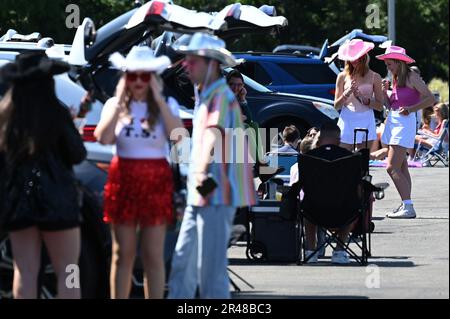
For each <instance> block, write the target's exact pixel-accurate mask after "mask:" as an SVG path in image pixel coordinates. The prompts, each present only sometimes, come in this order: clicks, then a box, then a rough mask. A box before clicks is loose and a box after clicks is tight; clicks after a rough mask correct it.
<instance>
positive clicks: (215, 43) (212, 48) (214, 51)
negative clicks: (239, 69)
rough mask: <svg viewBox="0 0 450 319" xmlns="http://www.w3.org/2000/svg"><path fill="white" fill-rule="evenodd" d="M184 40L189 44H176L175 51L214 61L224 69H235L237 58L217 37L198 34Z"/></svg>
mask: <svg viewBox="0 0 450 319" xmlns="http://www.w3.org/2000/svg"><path fill="white" fill-rule="evenodd" d="M180 40H181V38H180ZM183 40H184V41H183V42H187V44H184V43H175V44H174V49H175V50H176V51H177V52H179V53H182V54H188V55H198V56H202V57H206V58H210V59H214V60H217V61H219V62H220V63H221V64H222V65H223V66H224V67H233V66H235V65H236V64H237V62H236V59H235V57H234V56H233V55H232V54H231V52H230V51H228V50H227V49H226V48H225V42H224V41H223V40H221V39H219V38H218V37H216V36H213V35H209V34H206V33H200V32H197V33H195V34H194V35H193V36H191V37H190V38H187V37H184V38H183Z"/></svg>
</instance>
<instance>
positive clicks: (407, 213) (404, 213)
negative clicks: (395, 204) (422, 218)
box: [387, 204, 416, 219]
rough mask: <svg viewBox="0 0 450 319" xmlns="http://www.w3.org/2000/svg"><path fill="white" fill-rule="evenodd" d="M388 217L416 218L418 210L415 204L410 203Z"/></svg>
mask: <svg viewBox="0 0 450 319" xmlns="http://www.w3.org/2000/svg"><path fill="white" fill-rule="evenodd" d="M387 217H389V218H393V219H410V218H416V211H415V210H414V206H413V205H411V204H409V205H403V209H401V210H399V211H397V212H395V213H391V214H388V215H387Z"/></svg>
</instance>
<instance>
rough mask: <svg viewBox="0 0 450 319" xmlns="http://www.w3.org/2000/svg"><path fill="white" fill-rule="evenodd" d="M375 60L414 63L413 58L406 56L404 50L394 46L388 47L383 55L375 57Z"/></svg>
mask: <svg viewBox="0 0 450 319" xmlns="http://www.w3.org/2000/svg"><path fill="white" fill-rule="evenodd" d="M376 58H377V59H379V60H386V59H394V60H400V61H403V62H406V63H408V64H409V63H413V62H416V61H415V60H414V59H413V58H411V57H409V56H407V55H406V50H405V49H403V48H402V47H398V46H395V45H391V46H390V47H388V48H387V49H386V52H385V53H384V54H381V55H377V56H376Z"/></svg>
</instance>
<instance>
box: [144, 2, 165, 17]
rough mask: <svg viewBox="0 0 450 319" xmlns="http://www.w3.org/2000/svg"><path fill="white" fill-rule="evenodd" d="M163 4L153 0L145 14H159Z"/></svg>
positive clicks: (161, 11)
mask: <svg viewBox="0 0 450 319" xmlns="http://www.w3.org/2000/svg"><path fill="white" fill-rule="evenodd" d="M164 6H165V4H164V3H163V2H159V1H153V3H152V5H151V6H150V8H149V9H148V12H147V16H150V15H161V14H162V13H163V11H164Z"/></svg>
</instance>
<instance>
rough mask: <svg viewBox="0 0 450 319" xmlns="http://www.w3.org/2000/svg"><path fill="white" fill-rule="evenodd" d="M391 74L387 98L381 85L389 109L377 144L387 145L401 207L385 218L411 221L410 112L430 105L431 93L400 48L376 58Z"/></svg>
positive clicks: (413, 128)
mask: <svg viewBox="0 0 450 319" xmlns="http://www.w3.org/2000/svg"><path fill="white" fill-rule="evenodd" d="M377 59H379V60H383V61H384V62H385V64H386V67H387V69H388V70H389V71H390V72H391V73H392V75H393V88H392V94H391V96H388V95H387V89H388V84H387V83H383V96H384V104H385V105H386V106H387V107H388V108H389V109H390V112H389V116H388V118H387V120H386V126H385V129H384V133H383V136H382V138H381V141H382V143H383V144H385V145H389V150H388V159H387V172H388V173H389V175H390V176H391V178H392V180H393V181H394V184H395V187H396V188H397V191H398V192H399V194H400V197H401V199H402V204H401V205H400V207H399V208H398V209H396V210H395V211H393V212H392V213H389V214H387V217H389V218H415V217H416V212H415V210H414V206H413V202H412V200H411V189H412V181H411V176H410V174H409V170H408V162H407V157H406V152H407V149H408V148H413V147H414V139H415V135H416V118H415V114H414V112H417V111H418V110H420V109H423V108H425V107H427V106H430V105H432V104H433V102H434V97H433V94H432V93H431V92H430V90H429V89H428V87H427V85H426V84H425V82H424V81H423V80H422V78H421V77H420V75H418V74H417V73H416V72H414V71H412V70H411V69H410V68H409V67H408V64H410V63H413V62H415V61H414V59H412V58H411V57H409V56H408V55H407V54H406V51H405V49H404V48H402V47H399V46H390V47H388V48H387V49H386V52H385V54H382V55H378V56H377Z"/></svg>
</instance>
